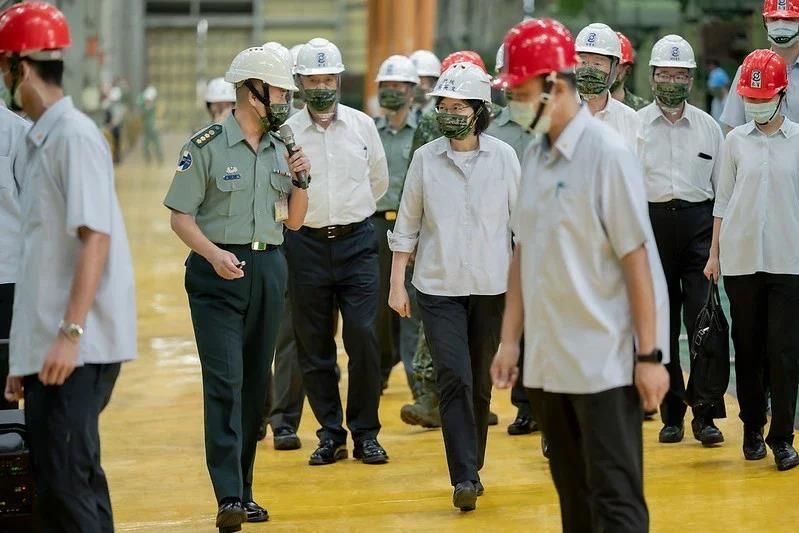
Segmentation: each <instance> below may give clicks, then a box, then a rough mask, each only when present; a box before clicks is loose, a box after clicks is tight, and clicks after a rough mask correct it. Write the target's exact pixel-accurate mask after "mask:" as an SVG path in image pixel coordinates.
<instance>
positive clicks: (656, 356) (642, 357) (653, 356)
mask: <svg viewBox="0 0 799 533" xmlns="http://www.w3.org/2000/svg"><path fill="white" fill-rule="evenodd" d="M635 360H636V362H638V363H662V362H663V352H661V351H660V348H655V349H654V350H653V351H652V353H648V354H646V353H637V354H635Z"/></svg>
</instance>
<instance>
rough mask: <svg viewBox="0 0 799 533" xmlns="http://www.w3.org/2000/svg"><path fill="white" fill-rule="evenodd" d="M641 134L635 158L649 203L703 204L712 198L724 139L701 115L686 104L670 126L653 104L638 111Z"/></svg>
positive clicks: (714, 126) (714, 125)
mask: <svg viewBox="0 0 799 533" xmlns="http://www.w3.org/2000/svg"><path fill="white" fill-rule="evenodd" d="M638 116H639V117H641V122H642V123H643V130H642V133H641V142H640V145H639V151H638V155H639V157H640V158H641V162H642V163H643V164H644V175H645V177H646V196H647V199H648V200H649V201H650V202H668V201H670V200H674V199H677V200H685V201H686V202H704V201H706V200H712V199H713V198H714V196H715V190H716V184H717V177H718V168H719V156H720V155H721V143H722V142H723V141H724V136H723V134H722V133H721V128H720V127H719V125H718V123H717V122H716V121H715V120H714V119H713V117H711V116H710V115H708V114H707V113H705V112H704V111H702V110H700V109H698V108H696V107H694V106H692V105H691V104H688V103H686V104H685V111H684V112H683V115H682V117H680V118H679V119H678V120H677V121H676V122H675V123H673V124H672V123H671V122H670V121H669V120H668V119H667V118H666V117H665V116H664V115H663V111H662V110H661V109H660V107H658V105H657V104H656V103H651V104H649V105H648V106H646V107H645V108H643V109H641V110H640V111H638Z"/></svg>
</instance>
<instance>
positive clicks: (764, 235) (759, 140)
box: [705, 50, 799, 470]
mask: <svg viewBox="0 0 799 533" xmlns="http://www.w3.org/2000/svg"><path fill="white" fill-rule="evenodd" d="M787 85H788V77H787V73H786V67H785V62H784V61H783V60H782V58H781V57H780V56H779V55H777V54H776V53H774V52H772V51H770V50H755V51H754V52H752V53H751V54H749V56H748V57H747V58H746V59H745V60H744V63H743V65H742V67H741V75H740V78H739V80H738V87H737V92H738V94H739V95H741V97H743V99H744V102H745V107H746V114H747V116H748V117H749V120H750V122H748V123H746V124H744V125H742V126H739V127H737V128H735V129H734V130H733V131H732V132H730V134H729V135H728V136H727V138H726V140H725V141H724V149H723V153H722V159H721V170H720V173H719V186H718V191H717V193H716V203H715V206H714V208H713V216H714V217H715V219H714V224H713V242H712V244H711V248H710V260H709V261H708V264H707V267H706V268H705V275H706V276H708V278H712V279H714V280H718V276H719V274H720V273H722V272H723V273H724V288H725V289H726V291H727V295H728V296H729V298H730V314H731V318H732V341H733V344H734V346H735V374H736V382H737V392H738V403H739V405H740V407H741V415H740V417H741V420H742V421H743V423H744V438H743V453H744V457H745V458H746V459H748V460H757V459H763V458H764V457H765V456H766V444H768V445H769V447H771V450H772V452H773V454H774V461H775V462H776V464H777V468H778V469H779V470H788V469H791V468H793V467H795V466H796V465H797V464H799V455H797V453H796V450H795V449H794V448H793V423H794V415H795V414H796V394H797V385H799V328H797V327H796V323H795V320H796V315H797V312H799V252H797V250H799V124H796V123H794V122H791V121H790V120H788V119H787V118H785V117H784V116H783V115H782V113H781V112H780V107H781V105H782V102H783V100H784V98H785V90H786V87H787ZM766 369H767V370H768V383H769V387H770V391H771V413H772V416H771V426H770V427H769V432H768V436H767V437H766V439H765V442H764V440H763V427H764V426H765V425H766V391H765V390H764V386H763V382H764V380H763V373H764V371H766Z"/></svg>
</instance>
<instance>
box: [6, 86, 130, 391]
mask: <svg viewBox="0 0 799 533" xmlns="http://www.w3.org/2000/svg"><path fill="white" fill-rule="evenodd" d="M26 150H27V158H28V159H27V162H26V165H25V169H24V172H23V174H22V176H21V177H20V178H21V179H20V195H19V201H20V207H21V211H22V221H23V227H22V235H23V244H22V256H21V259H20V271H19V272H20V273H19V278H18V279H17V288H16V292H15V298H14V318H13V321H12V323H11V354H10V361H9V362H10V374H11V375H13V376H25V375H30V374H35V373H37V372H39V371H40V370H41V369H42V364H43V363H44V359H45V356H46V355H47V352H48V350H49V349H50V347H51V346H52V344H53V342H54V341H55V339H56V336H57V335H58V325H59V323H60V322H61V320H62V319H63V318H64V312H65V311H66V308H67V303H68V301H69V292H70V289H71V287H72V280H73V278H74V277H75V269H76V266H77V264H76V263H77V260H78V255H79V253H80V249H81V241H80V238H79V237H78V230H79V229H80V228H81V227H84V226H85V227H87V228H89V229H91V230H93V231H97V232H100V233H104V234H106V235H109V236H110V249H109V252H108V260H107V261H106V264H105V268H104V270H103V274H102V277H101V279H100V286H99V287H98V289H97V294H96V295H95V298H94V301H93V302H92V306H91V309H90V310H89V314H88V316H87V319H86V323H85V324H84V325H83V326H84V331H85V333H84V335H83V338H82V339H81V341H80V345H79V348H78V365H83V364H86V363H93V364H100V363H115V362H121V361H127V360H130V359H133V358H134V357H135V356H136V301H135V291H134V286H133V264H132V261H131V257H130V250H129V249H128V239H127V235H126V234H125V225H124V223H123V220H122V211H121V210H120V208H119V202H118V200H117V195H116V191H115V190H114V167H113V164H112V162H111V154H110V152H109V151H108V145H107V144H106V141H105V139H104V138H103V136H102V134H101V133H100V130H98V129H97V126H96V125H95V124H94V122H92V120H91V119H90V118H89V117H87V116H86V115H84V114H83V113H81V112H80V111H78V110H77V109H75V107H74V106H73V105H72V100H71V99H70V98H69V97H64V98H62V99H61V100H59V101H58V102H57V103H55V104H54V105H53V106H51V107H50V108H49V109H48V110H47V111H45V113H44V114H43V115H42V116H41V117H39V120H37V121H36V122H35V123H34V124H33V126H32V127H31V129H30V130H29V131H28V134H27V137H26Z"/></svg>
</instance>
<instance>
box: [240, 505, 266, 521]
mask: <svg viewBox="0 0 799 533" xmlns="http://www.w3.org/2000/svg"><path fill="white" fill-rule="evenodd" d="M242 506H243V507H244V510H245V511H246V512H247V522H266V521H267V520H269V513H267V512H266V509H264V508H263V507H261V506H260V505H258V504H257V503H255V502H244V504H243V505H242Z"/></svg>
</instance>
